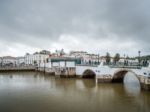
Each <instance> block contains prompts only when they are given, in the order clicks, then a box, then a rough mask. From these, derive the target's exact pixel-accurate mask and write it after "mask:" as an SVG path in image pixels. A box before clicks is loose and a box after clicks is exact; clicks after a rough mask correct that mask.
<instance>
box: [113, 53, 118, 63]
mask: <svg viewBox="0 0 150 112" xmlns="http://www.w3.org/2000/svg"><path fill="white" fill-rule="evenodd" d="M119 60H120V54H119V53H116V55H115V56H114V60H113V61H114V62H115V63H116V62H118V61H119Z"/></svg>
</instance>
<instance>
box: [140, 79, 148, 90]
mask: <svg viewBox="0 0 150 112" xmlns="http://www.w3.org/2000/svg"><path fill="white" fill-rule="evenodd" d="M139 81H140V84H141V89H143V90H149V91H150V77H145V76H140V77H139Z"/></svg>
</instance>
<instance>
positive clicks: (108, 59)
mask: <svg viewBox="0 0 150 112" xmlns="http://www.w3.org/2000/svg"><path fill="white" fill-rule="evenodd" d="M110 59H111V56H110V54H109V53H108V52H107V53H106V63H107V64H109V63H110Z"/></svg>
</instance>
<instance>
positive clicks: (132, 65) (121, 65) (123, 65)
mask: <svg viewBox="0 0 150 112" xmlns="http://www.w3.org/2000/svg"><path fill="white" fill-rule="evenodd" d="M103 65H104V66H109V67H113V68H136V69H140V68H142V67H148V64H147V65H144V64H139V63H123V62H117V63H104V64H103Z"/></svg>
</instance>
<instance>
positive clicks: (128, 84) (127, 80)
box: [124, 72, 141, 95]
mask: <svg viewBox="0 0 150 112" xmlns="http://www.w3.org/2000/svg"><path fill="white" fill-rule="evenodd" d="M124 88H125V90H126V92H127V93H128V94H130V95H139V94H140V89H141V88H140V82H139V80H138V78H137V77H136V76H135V75H134V74H133V73H131V72H128V73H127V74H126V75H125V77H124Z"/></svg>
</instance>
